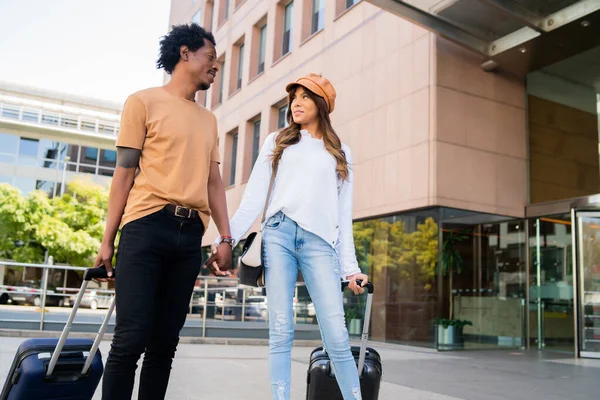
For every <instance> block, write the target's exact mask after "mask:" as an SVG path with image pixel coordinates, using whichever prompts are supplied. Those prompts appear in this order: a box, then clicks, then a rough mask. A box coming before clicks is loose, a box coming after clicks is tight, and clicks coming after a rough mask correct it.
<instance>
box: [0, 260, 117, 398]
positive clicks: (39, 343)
mask: <svg viewBox="0 0 600 400" xmlns="http://www.w3.org/2000/svg"><path fill="white" fill-rule="evenodd" d="M94 278H106V270H105V269H104V268H90V269H88V270H86V271H85V274H84V277H83V279H84V280H83V285H82V286H81V290H80V291H79V294H78V296H77V300H75V304H73V310H72V311H71V314H70V315H69V319H68V321H67V324H66V325H65V328H64V329H63V331H62V334H61V335H60V339H53V338H43V339H28V340H25V341H24V342H23V343H22V344H21V345H20V346H19V349H18V350H17V354H16V355H15V358H14V360H13V364H12V366H11V368H10V372H9V373H8V377H7V378H6V382H5V383H4V388H3V389H2V394H0V400H50V399H52V400H91V399H92V397H93V396H94V392H95V391H96V388H97V386H98V382H100V377H101V376H102V373H103V372H104V367H103V364H102V355H101V354H100V351H98V346H99V345H100V341H101V340H102V336H103V335H104V332H105V331H106V327H107V325H108V321H109V320H110V316H111V314H112V312H113V309H114V306H115V303H114V298H113V300H112V302H111V305H110V308H109V309H108V314H107V315H106V317H105V318H104V322H103V323H102V326H101V327H100V331H99V332H98V334H97V335H96V339H95V340H91V339H67V337H68V336H69V332H70V330H71V325H72V323H73V319H74V318H75V314H76V313H77V309H78V308H79V305H80V304H81V300H82V299H83V295H84V293H85V289H86V288H87V285H88V283H89V281H90V280H92V279H94Z"/></svg>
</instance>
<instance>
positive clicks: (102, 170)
mask: <svg viewBox="0 0 600 400" xmlns="http://www.w3.org/2000/svg"><path fill="white" fill-rule="evenodd" d="M114 173H115V170H114V168H102V167H99V168H98V175H102V176H113V174H114Z"/></svg>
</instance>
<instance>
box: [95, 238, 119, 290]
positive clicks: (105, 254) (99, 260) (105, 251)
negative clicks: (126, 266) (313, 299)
mask: <svg viewBox="0 0 600 400" xmlns="http://www.w3.org/2000/svg"><path fill="white" fill-rule="evenodd" d="M114 254H115V245H114V243H104V242H102V244H101V245H100V250H99V251H98V256H97V257H96V261H94V268H100V267H101V266H103V265H104V268H106V274H107V275H108V279H104V278H98V279H97V280H98V281H100V282H108V281H109V280H114V279H115V277H114V276H113V267H112V259H113V255H114Z"/></svg>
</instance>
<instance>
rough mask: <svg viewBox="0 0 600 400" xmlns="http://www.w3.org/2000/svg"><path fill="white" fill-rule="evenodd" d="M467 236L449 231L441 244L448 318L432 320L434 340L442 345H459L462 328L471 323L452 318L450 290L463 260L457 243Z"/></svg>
mask: <svg viewBox="0 0 600 400" xmlns="http://www.w3.org/2000/svg"><path fill="white" fill-rule="evenodd" d="M467 238H468V236H467V235H466V234H463V233H461V232H454V231H452V232H450V233H449V234H448V235H447V236H446V238H445V239H444V242H443V244H442V260H441V266H442V275H443V276H448V277H449V278H448V288H449V290H448V293H449V297H450V298H449V308H450V312H449V313H448V314H449V318H437V319H435V320H434V325H435V326H436V331H435V334H436V340H437V343H438V345H442V346H460V345H462V344H463V329H464V327H465V326H467V325H471V326H472V325H473V323H472V322H471V321H467V320H459V319H454V295H453V292H452V278H453V276H454V271H456V272H457V273H459V274H460V273H461V272H462V269H463V267H464V260H463V258H462V256H461V255H460V253H459V251H458V249H457V246H456V245H457V244H458V243H461V242H463V241H465V240H467Z"/></svg>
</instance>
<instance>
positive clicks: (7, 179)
mask: <svg viewBox="0 0 600 400" xmlns="http://www.w3.org/2000/svg"><path fill="white" fill-rule="evenodd" d="M12 182H13V178H12V176H5V175H0V183H8V184H9V185H12Z"/></svg>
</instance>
